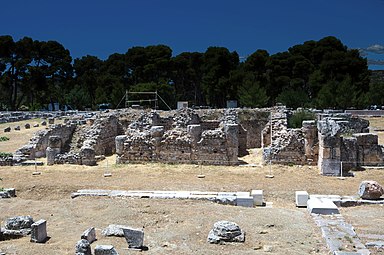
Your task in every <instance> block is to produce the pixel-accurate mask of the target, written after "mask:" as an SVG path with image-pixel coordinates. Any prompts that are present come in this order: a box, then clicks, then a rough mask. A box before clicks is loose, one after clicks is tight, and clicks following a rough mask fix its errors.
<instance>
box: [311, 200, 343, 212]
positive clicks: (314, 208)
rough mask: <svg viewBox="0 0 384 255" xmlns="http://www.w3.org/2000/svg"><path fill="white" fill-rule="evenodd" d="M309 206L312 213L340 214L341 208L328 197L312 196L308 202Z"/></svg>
mask: <svg viewBox="0 0 384 255" xmlns="http://www.w3.org/2000/svg"><path fill="white" fill-rule="evenodd" d="M307 208H308V211H309V212H310V213H315V214H339V213H340V212H339V209H338V208H337V206H336V205H335V204H334V203H333V202H332V200H330V199H327V198H310V199H309V200H308V203H307Z"/></svg>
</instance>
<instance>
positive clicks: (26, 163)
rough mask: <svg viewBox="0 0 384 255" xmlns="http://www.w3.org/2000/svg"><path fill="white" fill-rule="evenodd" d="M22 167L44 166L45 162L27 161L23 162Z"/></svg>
mask: <svg viewBox="0 0 384 255" xmlns="http://www.w3.org/2000/svg"><path fill="white" fill-rule="evenodd" d="M21 165H22V166H43V165H44V162H42V161H34V160H27V161H24V162H21Z"/></svg>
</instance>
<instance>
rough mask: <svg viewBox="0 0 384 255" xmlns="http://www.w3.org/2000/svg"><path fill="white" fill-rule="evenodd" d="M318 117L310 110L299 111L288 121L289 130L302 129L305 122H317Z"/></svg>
mask: <svg viewBox="0 0 384 255" xmlns="http://www.w3.org/2000/svg"><path fill="white" fill-rule="evenodd" d="M315 119H316V115H315V114H314V113H313V112H310V111H308V110H305V109H303V110H299V111H296V112H295V113H294V114H292V116H290V117H289V119H288V127H289V128H301V127H302V123H303V121H304V120H315Z"/></svg>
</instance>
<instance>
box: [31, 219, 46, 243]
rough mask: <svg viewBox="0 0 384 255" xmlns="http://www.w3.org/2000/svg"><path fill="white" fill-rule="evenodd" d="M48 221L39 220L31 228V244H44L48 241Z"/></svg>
mask: <svg viewBox="0 0 384 255" xmlns="http://www.w3.org/2000/svg"><path fill="white" fill-rule="evenodd" d="M47 238H48V236H47V221H46V220H43V219H42V220H39V221H36V222H35V223H33V224H32V226H31V242H34V243H44V242H46V241H47Z"/></svg>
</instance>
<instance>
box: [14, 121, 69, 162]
mask: <svg viewBox="0 0 384 255" xmlns="http://www.w3.org/2000/svg"><path fill="white" fill-rule="evenodd" d="M75 128H76V126H75V125H73V124H65V125H61V124H58V125H51V126H50V127H49V128H48V129H44V130H39V131H38V132H36V134H35V135H34V136H33V137H32V138H31V140H30V141H29V143H28V144H26V145H24V146H23V147H21V148H20V149H18V150H17V151H16V152H15V155H16V157H22V158H25V159H35V158H42V157H45V156H46V150H47V147H48V142H49V137H50V136H57V137H59V138H60V139H61V149H62V150H64V149H65V147H68V143H69V142H70V141H71V138H72V134H73V131H74V130H75Z"/></svg>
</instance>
